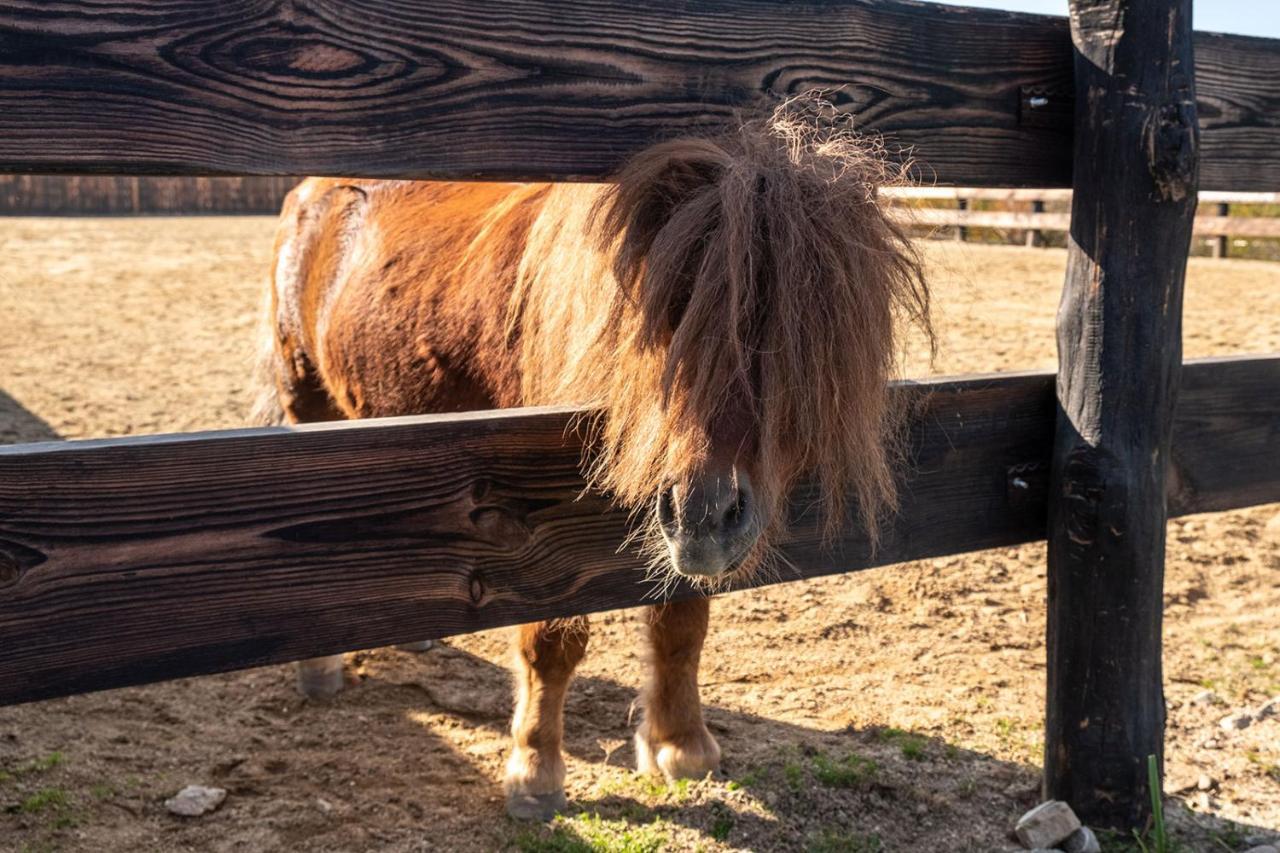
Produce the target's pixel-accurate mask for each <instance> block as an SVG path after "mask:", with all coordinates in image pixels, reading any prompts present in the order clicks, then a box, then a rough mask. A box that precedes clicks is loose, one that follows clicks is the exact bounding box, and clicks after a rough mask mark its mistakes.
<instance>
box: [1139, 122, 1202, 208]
mask: <svg viewBox="0 0 1280 853" xmlns="http://www.w3.org/2000/svg"><path fill="white" fill-rule="evenodd" d="M1146 136H1147V165H1148V168H1149V169H1150V170H1151V177H1152V178H1153V179H1154V181H1155V184H1156V190H1157V191H1158V192H1159V193H1160V198H1161V199H1163V200H1164V201H1170V202H1179V201H1183V200H1185V199H1186V198H1187V197H1188V196H1189V195H1191V193H1192V191H1194V189H1195V185H1196V165H1197V161H1198V152H1197V145H1196V142H1197V125H1196V105H1195V103H1194V102H1193V101H1189V100H1181V99H1180V100H1177V101H1171V102H1167V103H1164V104H1162V105H1161V106H1160V107H1159V109H1157V110H1155V111H1154V113H1153V115H1152V117H1151V119H1150V120H1149V121H1148V124H1147V133H1146Z"/></svg>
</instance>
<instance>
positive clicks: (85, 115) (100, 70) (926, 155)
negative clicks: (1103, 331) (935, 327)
mask: <svg viewBox="0 0 1280 853" xmlns="http://www.w3.org/2000/svg"><path fill="white" fill-rule="evenodd" d="M1197 52H1198V55H1199V67H1198V73H1199V76H1200V96H1201V99H1202V109H1201V115H1202V120H1203V122H1204V131H1205V132H1204V156H1205V169H1204V184H1205V186H1206V187H1213V188H1218V189H1259V188H1263V189H1265V188H1268V187H1280V92H1277V89H1276V87H1275V86H1274V81H1275V79H1276V78H1277V76H1278V75H1280V43H1278V42H1275V41H1269V40H1264V39H1247V38H1242V37H1238V36H1221V35H1213V34H1200V35H1199V36H1198V38H1197ZM1071 79H1072V67H1071V41H1070V37H1069V35H1068V29H1067V25H1066V19H1065V18H1060V17H1051V16H1041V15H1018V14H1013V13H1007V12H998V11H993V10H981V9H965V8H957V7H951V6H937V5H932V4H923V3H912V2H895V0H799V2H790V3H777V2H772V0H692V2H683V1H681V2H677V0H662V2H654V3H629V2H626V0H580V2H575V3H573V4H571V5H567V4H564V3H561V2H559V0H514V1H512V0H465V2H464V0H342V1H341V2H339V0H290V2H286V3H278V2H264V0H180V2H169V3H163V4H156V3H152V2H145V0H111V1H110V2H101V0H95V2H88V0H62V1H61V2H58V3H49V2H47V0H11V2H8V3H5V4H4V6H3V8H0V171H17V172H33V171H34V172H41V171H44V172H81V173H85V172H112V173H117V174H121V173H123V174H131V173H138V174H208V175H212V174H245V175H250V174H257V175H289V174H312V175H352V176H353V175H357V174H358V175H361V176H368V177H404V178H429V177H449V178H465V177H488V178H524V179H531V178H547V177H551V178H560V179H591V178H600V177H602V176H606V175H608V174H609V173H611V172H612V171H613V170H614V169H615V168H616V167H617V165H618V164H619V162H620V161H621V160H622V158H623V157H625V156H626V155H627V154H628V153H630V152H633V151H635V150H637V149H639V148H642V147H644V146H645V145H647V144H650V143H651V142H653V141H654V140H656V139H658V138H662V137H667V136H670V135H672V134H674V133H677V132H697V131H700V130H705V129H707V128H710V127H718V126H720V125H722V124H723V123H724V122H725V121H726V120H728V119H730V118H731V117H732V115H733V114H734V112H735V111H736V110H739V109H741V108H751V107H753V106H754V105H756V104H757V103H758V102H759V101H760V100H761V98H762V97H763V96H764V95H765V94H766V93H767V94H771V95H786V94H794V93H797V92H800V91H803V90H805V89H809V88H812V87H835V86H843V87H845V88H844V90H843V91H842V92H840V93H839V94H838V95H837V96H836V97H837V100H839V101H840V103H841V104H842V106H844V107H845V108H847V109H849V110H852V111H855V112H856V113H857V114H858V116H859V120H860V123H861V124H862V125H863V126H865V127H867V128H869V129H872V130H875V131H876V132H878V133H881V134H884V136H885V137H886V139H887V140H888V142H889V143H890V146H891V147H892V148H894V149H903V148H909V149H910V150H911V153H912V154H913V155H914V156H915V157H916V158H918V161H919V163H920V169H919V171H918V175H919V176H920V177H921V178H923V179H925V180H926V181H928V182H931V183H932V182H934V181H940V182H942V183H949V184H959V185H973V186H1069V185H1070V183H1071V151H1070V148H1071V114H1072V98H1073V91H1072V86H1071Z"/></svg>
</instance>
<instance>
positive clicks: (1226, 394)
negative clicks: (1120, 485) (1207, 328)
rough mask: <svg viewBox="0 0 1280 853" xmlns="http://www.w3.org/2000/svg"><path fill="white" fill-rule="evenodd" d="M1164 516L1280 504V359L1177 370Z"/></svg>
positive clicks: (1205, 362)
mask: <svg viewBox="0 0 1280 853" xmlns="http://www.w3.org/2000/svg"><path fill="white" fill-rule="evenodd" d="M1172 464H1173V470H1172V471H1171V472H1170V475H1169V515H1170V516H1171V517H1172V516H1175V515H1189V514H1191V513H1195V512H1218V511H1221V510H1228V509H1239V508H1241V507H1246V506H1257V505H1258V504H1265V503H1274V502H1276V501H1280V358H1278V357H1270V358H1249V357H1244V358H1214V359H1202V360H1197V361H1193V362H1188V363H1187V365H1186V366H1185V367H1184V368H1183V370H1182V385H1181V390H1180V391H1179V396H1178V408H1177V415H1176V417H1175V418H1174V422H1173V463H1172Z"/></svg>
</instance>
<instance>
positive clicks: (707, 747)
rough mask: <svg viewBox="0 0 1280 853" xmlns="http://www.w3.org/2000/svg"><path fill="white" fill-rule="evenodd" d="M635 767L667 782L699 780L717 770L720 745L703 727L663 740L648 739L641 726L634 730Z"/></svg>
mask: <svg viewBox="0 0 1280 853" xmlns="http://www.w3.org/2000/svg"><path fill="white" fill-rule="evenodd" d="M636 769H637V770H639V771H640V772H641V773H651V774H654V775H657V774H659V773H661V774H662V775H663V776H665V777H666V778H667V780H668V781H675V780H676V779H701V778H703V777H704V776H706V775H707V774H708V773H714V772H715V771H716V770H718V769H720V745H719V744H718V743H716V739H715V738H713V737H712V736H711V732H709V731H707V729H706V727H705V726H704V727H703V728H702V729H701V730H700V731H696V732H692V733H690V734H687V735H681V736H677V737H673V738H670V739H668V740H665V741H654V740H650V738H649V736H648V734H646V733H645V731H644V730H643V729H642V730H640V731H638V732H636Z"/></svg>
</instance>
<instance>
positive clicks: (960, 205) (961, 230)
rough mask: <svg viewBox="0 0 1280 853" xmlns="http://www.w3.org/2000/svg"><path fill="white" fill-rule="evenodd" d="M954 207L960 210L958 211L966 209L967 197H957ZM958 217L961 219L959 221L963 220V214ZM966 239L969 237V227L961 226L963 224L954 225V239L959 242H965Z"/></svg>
mask: <svg viewBox="0 0 1280 853" xmlns="http://www.w3.org/2000/svg"><path fill="white" fill-rule="evenodd" d="M956 207H957V209H958V210H960V211H965V210H968V209H969V200H968V199H967V198H962V199H958V200H957V201H956ZM960 219H961V221H963V220H964V216H963V215H961V217H960ZM968 239H969V229H968V228H966V227H965V226H963V225H957V226H956V240H958V241H959V242H961V243H963V242H965V241H966V240H968Z"/></svg>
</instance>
